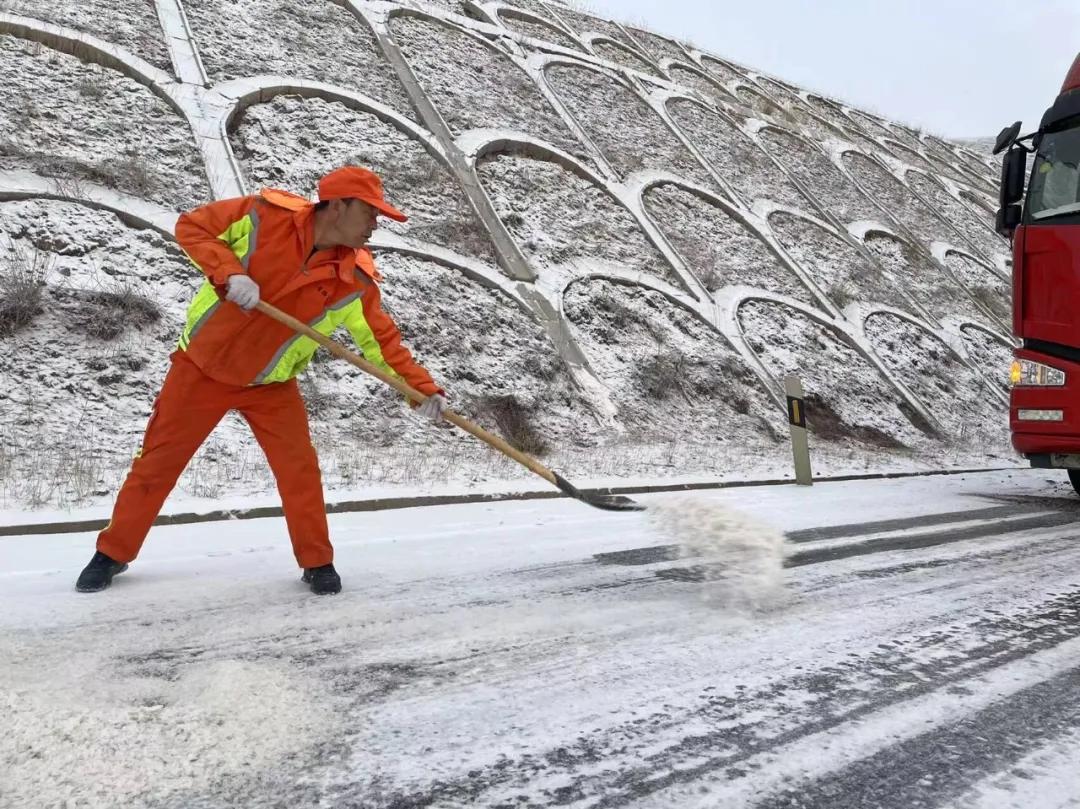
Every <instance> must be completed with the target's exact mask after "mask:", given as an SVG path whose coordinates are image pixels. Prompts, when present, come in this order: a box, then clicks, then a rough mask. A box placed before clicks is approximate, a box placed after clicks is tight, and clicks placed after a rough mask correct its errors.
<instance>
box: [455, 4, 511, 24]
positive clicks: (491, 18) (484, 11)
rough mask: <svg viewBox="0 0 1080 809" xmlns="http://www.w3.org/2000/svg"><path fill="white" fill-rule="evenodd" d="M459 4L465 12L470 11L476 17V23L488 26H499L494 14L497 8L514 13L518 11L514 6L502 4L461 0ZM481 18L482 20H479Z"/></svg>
mask: <svg viewBox="0 0 1080 809" xmlns="http://www.w3.org/2000/svg"><path fill="white" fill-rule="evenodd" d="M461 4H462V5H463V6H464V7H465V10H466V11H470V12H472V13H473V14H475V15H477V17H476V22H480V21H486V22H487V24H488V25H499V24H500V23H499V17H498V14H496V11H497V10H498V8H512V9H514V10H515V11H516V10H518V9H517V8H516V7H515V6H507V5H505V4H504V3H482V2H477V1H476V0H461ZM481 18H483V20H481Z"/></svg>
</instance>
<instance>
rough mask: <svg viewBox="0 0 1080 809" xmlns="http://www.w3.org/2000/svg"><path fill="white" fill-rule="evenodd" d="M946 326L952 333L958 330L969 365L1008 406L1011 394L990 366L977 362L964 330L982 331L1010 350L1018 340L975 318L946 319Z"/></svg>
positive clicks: (959, 339)
mask: <svg viewBox="0 0 1080 809" xmlns="http://www.w3.org/2000/svg"><path fill="white" fill-rule="evenodd" d="M946 327H947V328H948V329H949V330H950V333H952V332H953V331H955V332H956V334H957V336H958V341H959V343H960V346H961V347H962V348H963V349H964V356H965V357H967V361H968V365H969V366H970V367H971V368H974V369H975V370H976V372H978V373H979V375H980V376H982V378H983V382H984V383H985V385H986V387H987V388H988V389H989V390H990V391H992V392H993V394H994V396H995V397H996V398H997V399H998V401H1000V402H1001V403H1002V404H1003V405H1005V406H1006V407H1008V406H1009V394H1007V393H1005V392H1004V391H1003V390H1001V389H1000V388H999V387H998V385H997V384H995V382H994V379H993V377H992V376H991V375H990V374H989V373H988V371H989V369H988V368H986V367H984V366H982V365H978V364H976V362H975V360H974V359H972V357H971V353H970V352H969V351H968V349H967V343H966V342H964V332H965V331H967V330H970V329H974V330H976V331H981V332H982V333H983V334H985V335H987V336H988V337H990V339H992V340H994V341H995V342H997V343H999V344H1000V345H1001V346H1002V347H1003V348H1007V349H1009V351H1010V352H1011V351H1012V350H1013V349H1014V348H1015V347H1016V345H1017V343H1016V341H1014V340H1012V339H1010V338H1009V337H1008V336H1007V335H1006V334H1004V333H1002V332H998V331H994V330H993V329H991V328H990V327H989V326H987V325H986V324H985V323H976V322H975V321H973V320H949V321H946ZM1002 370H1004V369H1002Z"/></svg>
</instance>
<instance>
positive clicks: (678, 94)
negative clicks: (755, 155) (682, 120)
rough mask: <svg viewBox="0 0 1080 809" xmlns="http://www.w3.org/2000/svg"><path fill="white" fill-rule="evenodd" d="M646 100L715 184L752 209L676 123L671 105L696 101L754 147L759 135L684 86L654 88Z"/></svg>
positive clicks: (739, 202) (737, 202)
mask: <svg viewBox="0 0 1080 809" xmlns="http://www.w3.org/2000/svg"><path fill="white" fill-rule="evenodd" d="M645 101H646V103H648V105H649V106H650V107H652V109H653V111H654V112H656V114H657V115H659V116H660V118H661V119H662V120H663V122H664V124H665V125H666V126H667V128H668V129H669V130H671V132H672V134H674V135H675V137H676V138H678V140H679V142H680V143H681V144H682V145H683V148H685V149H686V150H687V151H688V152H690V154H692V155H693V156H694V158H695V159H696V160H697V161H698V163H700V164H701V166H702V168H704V169H705V171H707V172H708V173H709V176H710V177H712V179H713V182H714V183H716V184H717V186H718V187H719V188H720V189H722V190H723V191H724V193H726V194H728V195H730V197H731V200H732V201H733V202H735V203H736V204H742V205H743V206H744V207H746V208H747V209H748V210H749V205H748V204H747V201H746V200H743V199H742V198H741V197H740V196H739V194H738V192H736V190H735V187H734V186H732V185H731V183H729V182H728V181H727V180H726V179H724V176H723V175H722V174H721V173H720V172H719V171H718V170H717V168H716V167H715V166H714V165H713V164H712V161H710V160H709V159H708V158H707V157H706V156H705V154H704V153H703V152H702V151H701V149H700V148H698V147H697V146H696V145H695V144H694V142H693V141H692V140H690V137H689V136H688V135H687V134H686V133H685V132H683V130H682V127H681V126H679V124H678V122H676V120H675V117H674V116H673V115H672V114H671V110H670V109H669V106H670V105H671V104H674V103H676V102H678V101H688V102H690V103H691V104H696V105H697V106H699V107H701V108H702V109H704V110H706V111H708V112H710V113H713V114H714V115H717V116H719V117H720V118H721V119H722V120H723V121H724V122H725V123H727V124H728V125H730V126H731V127H732V128H734V129H736V130H738V131H740V132H742V134H743V135H745V136H746V137H747V138H748V139H749V140H750V141H751V142H752V143H753V145H754V146H756V147H757V148H758V149H761V144H760V143H758V142H757V140H756V138H754V136H753V135H752V134H750V133H749V132H747V131H746V129H745V127H742V126H740V125H739V123H738V121H736V120H735V119H734V118H732V117H731V116H730V115H729V114H728V113H727V112H726V111H724V110H723V109H721V108H720V107H719V106H717V105H716V104H715V103H711V102H710V101H709V100H702V99H701V98H699V97H697V96H690V95H687V94H686V93H685V92H684V91H683V90H681V89H680V90H677V91H671V90H655V91H653V92H652V93H649V94H648V95H647V96H645Z"/></svg>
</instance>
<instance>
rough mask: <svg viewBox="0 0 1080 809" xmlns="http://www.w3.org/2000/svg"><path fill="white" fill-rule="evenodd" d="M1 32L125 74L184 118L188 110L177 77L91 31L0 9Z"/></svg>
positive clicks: (186, 116)
mask: <svg viewBox="0 0 1080 809" xmlns="http://www.w3.org/2000/svg"><path fill="white" fill-rule="evenodd" d="M0 34H10V35H11V36H13V37H16V38H17V39H25V40H27V41H29V42H38V43H40V44H42V45H44V46H45V47H46V48H49V49H51V50H54V51H59V52H61V53H66V54H68V55H69V56H74V57H75V58H76V59H81V60H82V61H84V62H90V63H93V64H97V65H101V66H102V67H106V68H109V69H110V70H115V71H116V72H118V73H121V74H123V75H124V76H127V77H128V78H129V79H131V80H132V81H134V82H137V83H139V84H141V85H142V86H143V87H146V88H147V89H148V90H150V91H151V92H152V93H154V95H156V96H158V97H159V98H161V99H162V100H163V101H165V102H166V103H167V104H168V105H169V106H170V107H172V108H173V110H175V111H176V113H177V114H179V115H181V116H183V117H184V118H185V119H187V118H188V117H189V116H188V111H187V109H186V108H185V104H184V103H183V100H182V98H183V97H182V95H179V94H177V92H176V88H175V87H174V85H176V84H177V82H176V79H174V78H173V76H172V75H171V74H169V73H166V72H165V71H164V70H162V69H161V68H159V67H155V66H154V65H152V64H150V63H149V62H147V61H146V60H145V59H143V58H142V57H140V56H136V55H135V54H134V53H132V52H131V51H129V50H128V49H127V48H124V47H121V46H120V45H113V44H112V43H111V42H106V41H105V40H103V39H99V38H98V37H96V36H94V35H93V34H87V33H84V32H82V31H77V30H76V29H74V28H65V27H63V26H60V25H53V24H52V23H47V22H42V21H40V20H35V19H31V18H29V17H19V16H16V15H14V14H7V13H6V12H2V11H0Z"/></svg>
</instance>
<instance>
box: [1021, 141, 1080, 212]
mask: <svg viewBox="0 0 1080 809" xmlns="http://www.w3.org/2000/svg"><path fill="white" fill-rule="evenodd" d="M1077 212H1080V127H1075V128H1073V129H1066V130H1064V131H1062V132H1052V133H1050V134H1047V135H1044V136H1043V139H1042V142H1041V143H1040V144H1039V151H1038V153H1037V154H1036V156H1035V167H1034V169H1033V170H1032V174H1031V187H1030V189H1029V193H1028V215H1029V216H1030V217H1031V219H1032V220H1033V221H1038V220H1041V219H1050V218H1051V217H1054V216H1062V215H1065V214H1075V213H1077Z"/></svg>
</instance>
